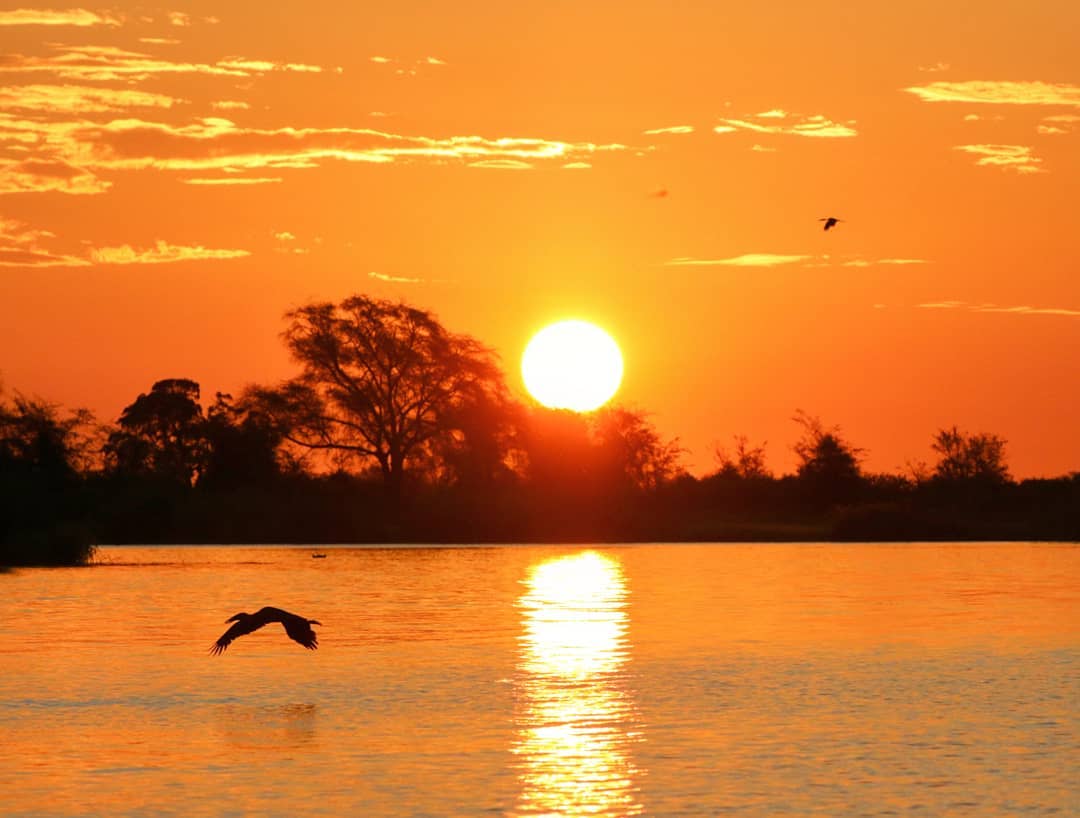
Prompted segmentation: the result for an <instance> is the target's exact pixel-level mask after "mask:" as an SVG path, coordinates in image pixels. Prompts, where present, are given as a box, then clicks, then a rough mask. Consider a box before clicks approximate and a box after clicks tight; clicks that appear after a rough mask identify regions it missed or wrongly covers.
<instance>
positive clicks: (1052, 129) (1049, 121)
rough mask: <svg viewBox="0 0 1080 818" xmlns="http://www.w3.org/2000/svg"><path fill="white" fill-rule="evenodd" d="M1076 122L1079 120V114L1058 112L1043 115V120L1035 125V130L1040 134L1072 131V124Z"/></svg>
mask: <svg viewBox="0 0 1080 818" xmlns="http://www.w3.org/2000/svg"><path fill="white" fill-rule="evenodd" d="M1077 122H1080V116H1077V115H1075V114H1058V115H1057V116H1048V117H1043V121H1042V122H1041V123H1039V124H1038V125H1037V126H1036V127H1035V131H1036V132H1037V133H1041V134H1066V133H1072V130H1073V126H1074V125H1075V124H1076V123H1077Z"/></svg>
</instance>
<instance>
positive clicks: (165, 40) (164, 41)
mask: <svg viewBox="0 0 1080 818" xmlns="http://www.w3.org/2000/svg"><path fill="white" fill-rule="evenodd" d="M139 42H140V43H148V44H149V45H179V44H180V42H181V41H180V40H177V39H175V38H173V37H140V38H139Z"/></svg>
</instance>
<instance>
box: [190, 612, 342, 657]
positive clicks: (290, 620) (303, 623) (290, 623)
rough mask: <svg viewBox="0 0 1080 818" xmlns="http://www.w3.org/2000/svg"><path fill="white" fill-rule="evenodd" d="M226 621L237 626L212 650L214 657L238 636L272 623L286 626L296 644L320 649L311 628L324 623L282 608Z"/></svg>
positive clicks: (310, 648) (233, 617)
mask: <svg viewBox="0 0 1080 818" xmlns="http://www.w3.org/2000/svg"><path fill="white" fill-rule="evenodd" d="M225 621H226V622H235V623H236V624H235V625H233V626H232V627H231V628H229V629H228V630H227V631H225V633H223V634H222V635H221V638H220V639H218V640H217V641H216V642H215V643H214V644H213V646H212V647H211V648H210V652H211V653H212V654H214V656H217V655H218V654H219V653H222V652H224V650H225V648H227V647H228V646H229V644H230V643H231V642H232V641H233V640H234V639H236V638H237V637H238V636H243V635H244V634H247V633H251V632H252V631H257V630H258V629H259V628H261V627H262V626H263V625H267V624H269V623H270V622H280V623H281V624H282V625H284V626H285V633H287V634H289V638H290V639H292V640H293V641H294V642H299V643H300V644H301V645H303V646H304V647H305V648H307V649H308V650H315V649H316V648H318V647H319V640H318V637H316V635H315V631H313V630H312V629H311V626H312V625H321V624H322V622H319V621H318V620H317V619H305V618H304V617H302V616H297V615H296V614H294V613H289V612H288V611H283V610H281V608H260V609H259V610H258V611H256V612H255V613H253V614H249V613H238V614H236V616H230V617H229V618H228V619H226V620H225Z"/></svg>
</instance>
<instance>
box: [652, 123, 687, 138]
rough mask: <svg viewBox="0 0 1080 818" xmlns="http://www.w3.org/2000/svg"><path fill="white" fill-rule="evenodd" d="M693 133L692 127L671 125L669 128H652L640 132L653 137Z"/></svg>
mask: <svg viewBox="0 0 1080 818" xmlns="http://www.w3.org/2000/svg"><path fill="white" fill-rule="evenodd" d="M693 132H694V126H693V125H671V126H669V127H667V128H652V129H650V130H648V131H642V133H644V134H648V135H649V136H654V135H656V134H665V133H672V134H685V133H693Z"/></svg>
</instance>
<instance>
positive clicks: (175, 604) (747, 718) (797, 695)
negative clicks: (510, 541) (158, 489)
mask: <svg viewBox="0 0 1080 818" xmlns="http://www.w3.org/2000/svg"><path fill="white" fill-rule="evenodd" d="M316 551H318V552H319V553H325V554H326V558H325V559H313V558H312V554H313V553H314V552H316ZM97 563H98V564H97V565H95V566H94V567H90V568H82V569H52V570H47V569H35V570H19V571H16V572H12V573H9V574H4V575H0V620H2V621H3V623H4V625H5V631H6V632H5V634H4V637H5V638H4V639H3V640H2V641H0V814H3V815H5V816H16V815H17V816H54V815H55V816H69V815H86V816H91V815H92V816H122V815H140V816H141V815H176V816H221V815H260V816H298V815H329V816H354V815H355V816H360V815H362V816H398V815H402V816H405V815H409V816H412V815H417V816H420V815H429V816H480V815H499V816H518V815H521V816H525V815H549V816H578V815H582V816H584V815H588V816H619V815H656V816H680V815H685V816H704V815H729V814H730V815H745V816H759V815H761V816H765V815H769V816H772V815H777V816H779V815H783V816H807V815H830V816H856V815H903V816H909V815H924V816H935V817H936V816H945V815H972V816H994V815H1027V814H1032V815H1051V814H1058V815H1077V814H1080V784H1078V783H1077V782H1078V781H1080V776H1078V775H1077V769H1078V768H1080V764H1078V762H1080V730H1078V727H1080V717H1078V712H1080V547H1076V546H1063V545H1045V544H1006V545H999V544H993V545H979V544H976V545H898V546H891V545H890V546H882V545H845V546H837V545H746V546H741V545H692V546H691V545H676V546H665V545H645V546H632V547H609V546H596V547H593V548H582V547H533V546H528V547H526V546H506V547H498V548H398V549H375V548H325V547H320V548H318V549H314V548H279V547H260V548H253V547H228V548H226V547H213V548H210V547H188V548H174V547H167V548H166V547H157V548H105V549H102V550H101V552H100V554H99V556H98V558H97ZM262 605H276V606H279V607H283V608H286V609H288V610H291V611H295V612H298V613H301V614H304V615H305V616H308V617H311V618H314V619H319V620H321V621H322V622H323V623H324V624H323V626H322V627H321V628H318V627H317V628H316V630H318V632H319V641H320V649H319V650H318V651H316V652H310V651H305V650H303V649H302V648H301V647H300V646H299V645H297V644H295V643H293V642H290V641H289V640H288V638H287V637H286V636H285V634H284V632H283V631H282V629H281V627H280V626H278V625H271V626H269V627H267V628H264V629H263V630H261V631H258V632H256V633H254V634H251V635H249V636H244V637H242V638H240V639H239V640H237V641H236V642H234V643H233V644H232V646H231V647H230V648H229V650H228V651H227V652H226V653H225V654H224V655H222V656H220V657H211V656H209V655H208V653H207V649H208V648H209V647H210V645H211V644H212V643H213V641H214V640H215V639H216V638H217V637H218V636H219V635H221V633H223V632H224V630H225V628H226V626H225V625H224V624H223V622H224V620H225V619H226V618H227V617H229V616H231V615H232V614H234V613H236V612H238V611H241V610H243V611H249V612H251V611H254V610H256V609H258V608H259V607H261V606H262Z"/></svg>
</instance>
